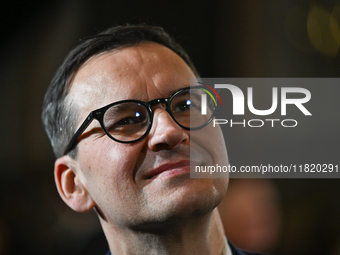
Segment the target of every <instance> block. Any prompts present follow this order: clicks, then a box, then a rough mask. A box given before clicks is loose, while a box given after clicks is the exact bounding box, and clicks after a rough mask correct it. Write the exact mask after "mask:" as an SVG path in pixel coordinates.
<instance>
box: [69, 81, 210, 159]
mask: <svg viewBox="0 0 340 255" xmlns="http://www.w3.org/2000/svg"><path fill="white" fill-rule="evenodd" d="M205 94H206V89H203V87H201V86H194V87H187V88H183V89H180V90H178V91H177V92H175V93H174V94H173V95H172V96H170V97H169V98H159V99H155V100H151V101H150V102H143V101H139V100H123V101H118V102H115V103H112V104H109V105H107V106H104V107H102V108H100V109H97V110H94V111H92V112H91V113H90V114H89V115H88V116H87V118H86V119H85V121H84V122H83V123H82V124H81V126H80V127H79V129H78V130H77V132H76V133H75V134H74V136H73V137H72V139H71V141H70V143H69V144H68V145H67V147H66V149H65V152H64V155H66V154H68V153H69V152H70V151H71V150H72V149H74V147H75V146H76V144H77V143H78V139H79V137H80V136H81V134H82V133H83V132H84V131H85V129H86V128H87V127H88V126H89V125H90V123H91V122H92V121H93V119H96V120H98V121H99V123H100V125H101V127H102V129H103V130H104V132H105V133H106V134H107V135H108V136H109V137H110V138H111V139H113V140H114V141H116V142H119V143H133V142H137V141H139V140H141V139H143V138H144V137H145V136H146V135H147V134H148V133H149V131H150V130H151V126H152V121H153V110H152V108H151V107H152V106H154V105H156V104H165V106H166V107H165V110H166V111H167V112H168V113H169V115H170V116H171V117H172V119H173V120H174V121H175V122H176V123H177V125H179V126H180V127H181V128H183V129H185V130H195V129H200V128H203V127H205V126H206V125H208V124H209V123H210V122H211V120H212V119H213V117H214V112H215V104H214V99H213V98H212V97H210V96H206V95H205ZM202 95H205V96H202ZM202 108H204V110H203V111H202ZM203 112H204V113H203ZM202 113H203V114H202Z"/></svg>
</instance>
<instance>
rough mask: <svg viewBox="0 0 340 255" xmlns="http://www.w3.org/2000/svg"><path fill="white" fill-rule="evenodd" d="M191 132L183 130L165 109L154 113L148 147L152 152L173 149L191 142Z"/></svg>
mask: <svg viewBox="0 0 340 255" xmlns="http://www.w3.org/2000/svg"><path fill="white" fill-rule="evenodd" d="M188 132H189V131H186V130H184V129H182V128H181V127H180V126H178V125H177V123H176V122H175V121H174V120H173V119H172V117H171V116H170V114H169V113H168V112H167V111H166V110H165V109H163V108H157V109H156V110H155V111H154V117H153V124H152V128H151V131H150V133H149V140H148V146H149V148H150V149H151V150H154V151H157V150H162V149H172V148H175V147H176V146H178V145H179V144H182V143H187V142H188V141H189V133H188Z"/></svg>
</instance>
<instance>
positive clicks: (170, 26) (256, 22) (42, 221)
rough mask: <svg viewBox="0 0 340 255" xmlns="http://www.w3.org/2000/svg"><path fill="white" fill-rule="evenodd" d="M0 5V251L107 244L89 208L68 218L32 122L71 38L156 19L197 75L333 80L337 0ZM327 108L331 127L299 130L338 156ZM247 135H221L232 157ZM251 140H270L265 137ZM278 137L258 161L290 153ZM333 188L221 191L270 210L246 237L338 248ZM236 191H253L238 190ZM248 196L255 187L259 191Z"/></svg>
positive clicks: (48, 154)
mask: <svg viewBox="0 0 340 255" xmlns="http://www.w3.org/2000/svg"><path fill="white" fill-rule="evenodd" d="M0 8H1V20H2V22H1V26H0V29H1V33H0V35H1V40H0V72H1V76H0V77H1V81H0V84H1V93H0V98H1V100H0V104H1V113H2V118H1V119H2V124H1V130H0V134H1V140H0V141H1V146H0V160H1V161H0V164H1V170H0V191H1V193H0V201H1V203H0V255H3V254H6V255H7V254H9V255H12V254H34V255H40V254H52V255H54V254H65V255H68V254H70V255H71V254H73V255H74V254H85V255H86V254H105V252H106V250H107V246H106V242H105V240H104V238H103V235H102V234H101V230H100V227H99V223H98V220H97V219H96V216H95V214H94V213H88V214H77V213H75V212H73V211H71V209H69V208H68V207H67V206H66V205H64V203H63V202H62V201H61V199H60V198H59V195H58V194H57V191H56V188H55V185H54V180H53V163H54V156H53V154H52V149H51V148H50V145H49V142H48V139H47V137H46V135H45V132H44V130H43V128H42V124H41V119H40V113H41V104H42V100H43V96H44V93H45V90H46V88H47V86H48V84H49V81H50V80H51V78H52V76H53V74H54V72H55V70H56V69H57V67H58V66H59V65H60V64H61V62H62V60H63V58H64V57H65V55H66V54H67V53H68V51H70V50H71V49H72V48H73V47H74V46H75V45H76V44H77V43H78V42H79V39H80V38H82V37H85V36H88V35H92V34H95V33H97V32H98V31H101V30H103V29H105V28H107V27H110V26H113V25H116V24H117V25H121V24H126V23H131V24H135V23H140V22H146V23H149V24H153V25H160V26H163V27H164V28H165V29H166V30H167V31H168V32H169V33H170V34H172V35H173V36H174V37H175V38H176V39H177V41H178V42H179V43H180V44H181V45H182V46H183V47H184V48H185V49H186V50H187V51H188V53H189V55H190V56H191V57H192V59H193V62H194V63H195V64H196V67H197V69H198V70H199V72H200V74H201V75H202V76H203V77H339V75H340V69H339V68H340V54H339V53H338V51H339V45H340V30H339V27H340V1H339V0H323V1H321V0H319V1H308V0H305V1H303V0H301V1H296V0H281V1H275V0H267V1H263V0H257V1H254V0H240V1H216V0H213V1H211V0H210V1H206V0H205V1H197V0H196V1H193V0H187V1H180V0H173V1H151V0H149V1H104V0H96V1H94V0H68V1H66V0H59V1H56V0H50V1H44V0H30V1H25V0H21V1H19V0H12V1H1V2H0ZM337 91H338V92H339V90H337ZM333 96H335V95H333ZM312 98H313V95H312ZM326 101H327V99H325V103H327V102H326ZM333 111H334V115H333V119H335V120H337V121H336V122H334V123H335V124H338V125H336V126H333V127H332V128H329V129H327V132H324V130H322V129H315V128H314V129H311V130H308V134H309V136H308V139H307V138H306V140H309V139H311V141H310V142H313V143H314V146H316V147H317V146H318V142H320V143H321V141H333V142H332V144H330V145H328V144H327V142H323V143H322V146H324V148H325V152H324V154H325V155H326V154H328V152H329V151H331V152H332V155H339V154H340V150H339V145H338V140H337V138H339V135H338V131H339V129H338V127H339V121H338V120H339V117H338V114H339V109H333ZM325 126H327V123H325ZM311 128H313V127H311ZM306 131H307V130H306ZM249 136H251V134H247V133H246V131H244V132H243V133H241V135H240V136H238V137H237V136H236V135H235V136H229V137H228V141H227V144H228V150H229V153H230V160H231V162H233V161H234V162H235V161H237V162H242V160H243V159H244V160H245V162H247V158H248V157H251V156H252V155H250V153H244V151H243V150H241V149H240V146H241V147H242V146H243V147H244V148H246V147H247V148H252V147H251V142H250V144H247V142H248V143H249V140H247V139H248V137H249ZM257 139H258V140H261V139H262V140H263V141H266V143H265V144H268V137H257ZM313 139H315V140H313ZM269 142H270V140H269ZM285 142H286V137H284V136H283V137H281V138H276V143H278V144H280V145H282V147H281V148H282V149H281V153H279V154H275V153H272V154H268V157H275V156H276V157H277V158H280V157H284V155H285V152H286V151H288V150H289V149H290V145H289V144H287V143H285ZM306 146H307V145H306ZM310 151H311V147H310V146H309V145H308V150H306V151H304V150H302V151H301V152H299V153H301V156H303V157H307V158H308V153H309V152H310ZM321 151H322V150H321ZM313 155H314V154H313ZM315 159H316V158H315V157H313V158H311V159H310V161H311V162H305V163H313V162H312V161H313V160H315ZM336 159H337V158H336ZM334 160H335V159H334ZM328 163H338V162H328ZM231 182H232V181H231ZM339 183H340V180H339V179H313V180H312V179H275V180H267V181H264V182H261V181H260V182H255V183H252V184H250V183H248V181H246V182H245V183H242V181H235V184H231V189H230V193H231V194H236V193H237V192H238V193H237V194H238V195H234V196H233V197H239V200H236V201H235V199H234V201H230V204H232V203H234V206H235V208H240V211H236V214H240V213H239V212H242V211H244V210H248V212H252V213H251V214H253V215H257V216H258V215H260V214H261V215H265V216H267V217H268V218H266V217H264V219H258V221H261V220H262V222H265V223H266V222H267V225H268V224H270V225H271V227H272V228H270V227H268V226H267V228H268V229H269V230H268V232H266V234H263V232H265V231H266V230H263V231H262V232H261V231H260V232H256V233H258V234H255V237H253V239H252V241H254V240H256V236H257V237H259V236H261V237H263V238H261V239H260V240H262V243H266V242H267V244H263V245H262V246H261V247H262V249H263V250H265V251H268V252H272V253H274V254H306V255H307V254H308V255H313V254H318V255H319V254H326V255H327V254H330V255H333V254H340V217H339V215H340V200H339V198H338V194H339V193H340V186H339ZM245 184H246V185H245ZM242 185H243V186H242ZM237 187H244V188H237ZM246 187H248V188H249V194H252V196H249V195H246V194H243V193H242V192H243V191H245V190H247V188H246ZM238 190H240V191H238ZM260 190H263V192H262V193H261V192H260ZM254 191H259V192H258V193H256V194H258V195H256V196H255V195H254V194H255V192H254ZM239 192H240V193H239ZM247 194H248V193H247ZM263 194H270V195H269V196H267V195H263ZM244 201H252V202H254V201H259V203H255V207H256V205H257V206H258V207H260V208H257V209H256V208H255V209H254V208H253V207H252V209H245V208H244V207H242V206H241V202H244ZM266 201H267V202H266ZM235 203H236V205H235ZM227 204H228V203H227ZM245 204H246V205H250V203H245ZM236 206H239V207H236ZM226 210H227V211H228V208H227V209H226ZM252 210H253V211H252ZM229 212H231V210H229ZM273 215H275V216H273ZM232 217H233V216H231V215H229V216H228V217H227V218H228V219H229V220H230V221H229V222H230V224H229V225H230V226H232V224H231V223H232V222H237V220H239V219H235V220H234V219H233V220H231V219H232ZM247 217H248V216H245V218H242V219H240V222H245V221H246V219H247ZM262 218H263V217H262ZM240 224H241V223H240ZM227 225H228V220H227ZM243 225H246V226H250V225H251V224H250V223H249V224H243ZM258 225H261V224H258ZM239 226H240V225H239ZM261 226H262V225H261ZM273 226H274V227H273ZM264 228H265V227H264ZM230 231H231V232H230ZM232 231H233V229H232V228H231V230H230V229H229V230H228V231H227V233H228V236H230V239H231V241H233V242H235V243H236V244H237V245H239V246H243V248H248V247H253V248H254V246H247V244H250V243H251V241H250V239H249V240H248V239H246V238H252V237H251V236H248V235H246V234H243V235H242V234H241V239H242V238H243V239H245V240H243V241H242V240H239V239H238V238H239V237H238V235H237V234H233V233H232ZM243 231H244V233H246V232H247V230H243ZM270 231H273V232H270ZM261 233H262V234H261ZM268 233H272V234H268ZM271 237H272V238H271ZM233 238H234V239H233ZM266 238H267V239H268V240H267V239H266ZM255 243H256V242H255ZM257 243H259V241H258V242H257ZM261 247H257V248H259V249H261ZM255 248H256V247H255Z"/></svg>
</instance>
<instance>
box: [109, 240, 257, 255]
mask: <svg viewBox="0 0 340 255" xmlns="http://www.w3.org/2000/svg"><path fill="white" fill-rule="evenodd" d="M229 246H230V249H231V251H232V252H233V255H263V254H260V253H252V252H248V251H241V250H240V249H238V248H236V247H235V246H234V245H232V244H231V243H230V242H229ZM106 255H111V252H110V251H108V252H107V253H106Z"/></svg>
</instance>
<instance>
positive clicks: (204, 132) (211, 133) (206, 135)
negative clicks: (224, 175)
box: [190, 123, 229, 165]
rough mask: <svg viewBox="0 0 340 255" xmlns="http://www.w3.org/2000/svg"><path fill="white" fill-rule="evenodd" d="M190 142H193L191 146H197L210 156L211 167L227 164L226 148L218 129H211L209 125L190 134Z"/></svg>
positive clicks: (211, 126)
mask: <svg viewBox="0 0 340 255" xmlns="http://www.w3.org/2000/svg"><path fill="white" fill-rule="evenodd" d="M190 140H191V141H192V142H193V143H192V144H197V146H199V147H200V148H201V149H202V150H204V151H206V153H208V154H209V155H210V157H211V158H212V161H213V162H211V164H212V165H216V164H219V165H228V164H229V161H228V154H227V148H226V144H225V141H224V136H223V133H222V131H221V129H220V127H218V126H217V127H213V125H212V123H210V124H209V125H208V126H206V127H204V128H202V129H200V130H197V131H193V132H191V134H190Z"/></svg>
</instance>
